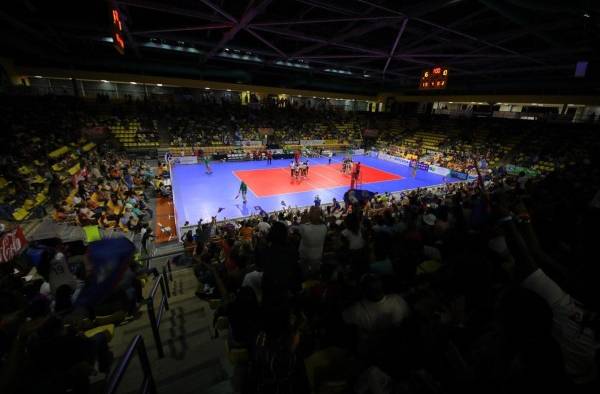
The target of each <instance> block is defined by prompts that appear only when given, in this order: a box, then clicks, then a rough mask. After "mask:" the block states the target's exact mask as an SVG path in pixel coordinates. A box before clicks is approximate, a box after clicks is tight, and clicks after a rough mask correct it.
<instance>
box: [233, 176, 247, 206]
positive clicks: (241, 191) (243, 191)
mask: <svg viewBox="0 0 600 394" xmlns="http://www.w3.org/2000/svg"><path fill="white" fill-rule="evenodd" d="M247 193H248V185H246V182H244V181H242V183H240V189H239V191H238V194H237V196H235V198H238V197H239V196H240V194H241V195H242V201H244V204H245V203H246V202H247V201H248V200H247V198H246V194H247Z"/></svg>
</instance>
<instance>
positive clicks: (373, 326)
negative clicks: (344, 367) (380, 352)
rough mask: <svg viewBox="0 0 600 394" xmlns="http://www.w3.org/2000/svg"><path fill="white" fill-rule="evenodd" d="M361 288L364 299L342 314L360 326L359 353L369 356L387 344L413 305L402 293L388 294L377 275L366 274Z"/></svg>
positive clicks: (358, 327) (345, 319)
mask: <svg viewBox="0 0 600 394" xmlns="http://www.w3.org/2000/svg"><path fill="white" fill-rule="evenodd" d="M361 288H362V293H363V298H362V300H360V301H359V302H357V303H355V304H353V305H352V306H350V307H349V308H347V309H345V310H344V311H343V313H342V317H343V319H344V322H345V323H346V324H350V325H352V326H355V327H356V328H357V329H358V337H359V343H358V352H359V354H361V355H366V354H368V353H369V352H374V351H376V350H377V349H381V348H382V347H383V346H385V343H384V342H385V340H386V339H387V335H388V334H389V333H390V331H391V330H392V329H394V328H397V327H399V326H400V325H401V324H402V322H403V321H404V320H405V319H406V318H407V317H408V316H409V315H410V308H409V306H408V304H407V303H406V301H405V300H404V298H402V297H401V296H400V295H398V294H388V295H386V294H384V292H383V283H382V281H381V279H380V278H379V276H377V275H373V274H367V275H364V276H363V277H362V278H361Z"/></svg>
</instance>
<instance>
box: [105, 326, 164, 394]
mask: <svg viewBox="0 0 600 394" xmlns="http://www.w3.org/2000/svg"><path fill="white" fill-rule="evenodd" d="M135 352H137V354H138V357H139V359H140V364H141V366H142V372H143V373H144V380H143V381H142V386H141V388H140V393H142V394H146V393H149V394H156V393H157V391H156V383H155V382H154V377H153V376H152V368H151V367H150V361H149V360H148V353H147V352H146V346H145V345H144V338H142V336H141V335H136V336H135V337H134V338H133V339H132V340H131V343H130V344H129V346H128V347H127V350H126V351H125V354H124V355H123V357H122V358H121V362H119V365H117V367H116V368H115V370H114V371H113V373H112V374H111V375H110V378H109V380H108V384H107V386H106V394H114V393H116V392H117V390H118V389H119V385H120V384H121V380H123V376H124V375H125V372H127V368H128V367H129V363H130V362H131V359H132V358H133V356H134V354H135Z"/></svg>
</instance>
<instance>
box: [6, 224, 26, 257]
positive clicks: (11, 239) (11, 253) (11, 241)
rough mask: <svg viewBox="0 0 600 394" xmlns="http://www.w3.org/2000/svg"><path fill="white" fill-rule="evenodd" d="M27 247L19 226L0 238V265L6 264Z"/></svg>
mask: <svg viewBox="0 0 600 394" xmlns="http://www.w3.org/2000/svg"><path fill="white" fill-rule="evenodd" d="M26 246H27V239H26V238H25V234H23V229H22V228H21V226H19V227H17V228H16V229H14V230H12V231H8V232H6V233H4V234H3V235H2V237H1V238H0V263H7V262H9V261H11V260H12V259H13V258H14V257H15V256H17V255H18V254H19V253H21V251H22V250H23V249H24V248H25V247H26Z"/></svg>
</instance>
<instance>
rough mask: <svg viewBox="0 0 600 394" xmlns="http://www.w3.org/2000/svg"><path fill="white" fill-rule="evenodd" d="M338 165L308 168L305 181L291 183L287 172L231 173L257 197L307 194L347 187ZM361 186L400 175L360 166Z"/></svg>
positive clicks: (301, 179) (291, 179)
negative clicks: (244, 183) (313, 191)
mask: <svg viewBox="0 0 600 394" xmlns="http://www.w3.org/2000/svg"><path fill="white" fill-rule="evenodd" d="M340 168H341V164H332V165H317V166H313V167H310V169H309V171H308V177H307V178H300V179H298V180H296V179H293V178H292V177H291V176H290V169H289V168H285V167H284V168H265V169H257V170H240V171H234V174H235V175H236V176H237V177H238V178H240V179H241V180H243V181H244V182H246V184H247V185H248V187H249V188H250V190H252V192H254V194H256V196H257V197H269V196H274V195H277V194H286V193H298V192H307V191H310V190H318V189H331V188H335V187H340V186H346V187H348V188H349V187H350V175H347V174H343V173H342V172H341V171H340ZM360 172H361V176H360V178H361V183H362V184H368V183H374V182H384V181H393V180H398V179H402V177H401V176H400V175H396V174H392V173H389V172H385V171H381V170H378V169H377V168H373V167H369V166H366V165H361V171H360Z"/></svg>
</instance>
